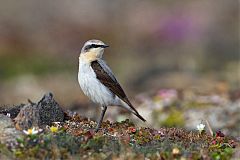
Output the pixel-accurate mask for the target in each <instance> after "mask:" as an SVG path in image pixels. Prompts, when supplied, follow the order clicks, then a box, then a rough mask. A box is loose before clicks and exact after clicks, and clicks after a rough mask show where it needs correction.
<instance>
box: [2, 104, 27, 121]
mask: <svg viewBox="0 0 240 160" xmlns="http://www.w3.org/2000/svg"><path fill="white" fill-rule="evenodd" d="M23 106H24V104H20V105H18V106H13V107H1V108H0V114H4V115H7V114H10V118H15V117H17V115H18V113H19V112H20V110H21V109H22V108H23Z"/></svg>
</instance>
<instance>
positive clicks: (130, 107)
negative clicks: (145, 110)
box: [121, 100, 146, 122]
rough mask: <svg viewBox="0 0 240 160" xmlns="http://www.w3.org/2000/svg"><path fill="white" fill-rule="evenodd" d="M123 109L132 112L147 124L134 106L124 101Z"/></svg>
mask: <svg viewBox="0 0 240 160" xmlns="http://www.w3.org/2000/svg"><path fill="white" fill-rule="evenodd" d="M121 102H122V104H123V107H124V108H126V109H127V110H129V111H130V112H132V113H133V114H134V115H135V116H137V117H138V118H139V119H141V120H142V121H143V122H146V120H145V119H144V118H143V117H142V116H141V115H140V114H139V113H138V111H137V110H136V109H135V108H134V107H133V105H132V104H131V103H130V102H129V103H128V104H127V103H126V102H124V101H122V100H121Z"/></svg>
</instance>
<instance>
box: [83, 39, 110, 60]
mask: <svg viewBox="0 0 240 160" xmlns="http://www.w3.org/2000/svg"><path fill="white" fill-rule="evenodd" d="M107 47H109V46H108V45H106V44H105V43H103V42H102V41H100V40H95V39H94V40H89V41H87V42H86V43H85V44H84V46H83V48H82V50H81V55H84V56H95V57H96V58H102V55H103V52H104V49H105V48H107Z"/></svg>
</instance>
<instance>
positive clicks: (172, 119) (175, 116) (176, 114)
mask: <svg viewBox="0 0 240 160" xmlns="http://www.w3.org/2000/svg"><path fill="white" fill-rule="evenodd" d="M184 123H185V121H184V117H183V113H182V112H181V111H178V110H176V109H173V110H171V111H170V113H169V115H168V117H167V118H166V119H165V120H164V121H162V122H161V125H162V126H167V127H175V126H178V127H183V126H184Z"/></svg>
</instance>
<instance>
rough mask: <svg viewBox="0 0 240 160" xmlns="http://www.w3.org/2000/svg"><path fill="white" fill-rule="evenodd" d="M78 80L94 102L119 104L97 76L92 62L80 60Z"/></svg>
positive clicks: (84, 91)
mask: <svg viewBox="0 0 240 160" xmlns="http://www.w3.org/2000/svg"><path fill="white" fill-rule="evenodd" d="M78 82H79V84H80V87H81V88H82V91H83V93H84V94H85V95H87V96H88V97H89V98H90V99H91V100H92V101H93V102H95V103H99V104H100V105H106V106H108V105H118V104H117V102H116V100H115V96H114V95H113V94H112V92H111V91H110V90H109V89H108V88H106V87H105V86H104V85H103V84H102V83H101V82H100V81H99V80H98V79H97V78H96V74H95V72H94V71H93V69H92V67H91V66H90V63H86V62H84V60H81V58H80V60H79V72H78Z"/></svg>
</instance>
